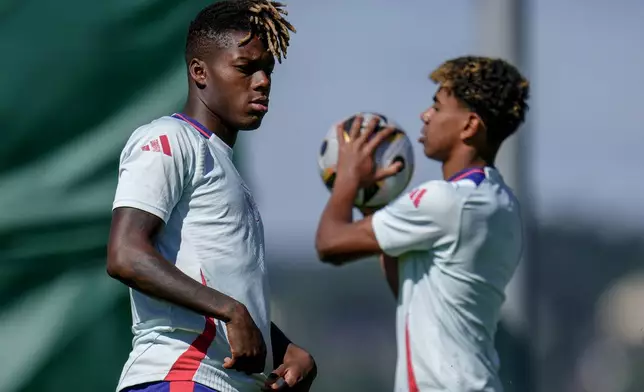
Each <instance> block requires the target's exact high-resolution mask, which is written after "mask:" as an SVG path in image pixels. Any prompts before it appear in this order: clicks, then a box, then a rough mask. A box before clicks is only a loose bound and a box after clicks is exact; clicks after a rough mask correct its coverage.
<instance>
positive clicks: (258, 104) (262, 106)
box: [250, 97, 269, 113]
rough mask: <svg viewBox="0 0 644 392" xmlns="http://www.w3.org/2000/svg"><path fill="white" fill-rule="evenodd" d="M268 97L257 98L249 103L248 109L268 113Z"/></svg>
mask: <svg viewBox="0 0 644 392" xmlns="http://www.w3.org/2000/svg"><path fill="white" fill-rule="evenodd" d="M268 102H269V101H268V97H259V98H255V99H253V100H252V101H250V107H251V108H252V109H253V111H257V112H264V113H265V112H267V111H268Z"/></svg>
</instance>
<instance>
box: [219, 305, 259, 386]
mask: <svg viewBox="0 0 644 392" xmlns="http://www.w3.org/2000/svg"><path fill="white" fill-rule="evenodd" d="M226 330H227V332H228V343H229V344H230V352H231V353H232V358H231V357H226V358H224V368H225V369H234V370H237V371H240V372H245V373H249V374H252V373H261V372H263V371H264V365H265V364H266V343H265V342H264V337H263V336H262V333H261V331H260V330H259V328H257V325H256V324H255V322H254V321H253V319H252V317H251V316H250V313H248V309H246V307H245V306H244V305H242V304H239V306H238V307H237V308H236V310H235V312H234V314H233V315H231V317H230V321H229V322H228V323H226Z"/></svg>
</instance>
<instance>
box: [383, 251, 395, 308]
mask: <svg viewBox="0 0 644 392" xmlns="http://www.w3.org/2000/svg"><path fill="white" fill-rule="evenodd" d="M380 266H381V267H382V271H383V272H384V274H385V279H386V280H387V284H388V285H389V288H390V289H391V292H392V293H393V294H394V298H396V299H398V259H397V258H395V257H391V256H387V255H386V254H382V255H380Z"/></svg>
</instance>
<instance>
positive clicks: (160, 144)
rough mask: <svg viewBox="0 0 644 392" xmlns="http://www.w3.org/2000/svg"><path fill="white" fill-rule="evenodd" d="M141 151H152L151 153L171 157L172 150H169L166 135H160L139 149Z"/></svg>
mask: <svg viewBox="0 0 644 392" xmlns="http://www.w3.org/2000/svg"><path fill="white" fill-rule="evenodd" d="M141 150H143V151H152V152H162V153H164V154H165V155H167V156H169V157H171V156H172V149H170V142H169V141H168V137H167V136H166V135H161V136H159V137H158V138H156V139H152V140H150V142H149V143H148V144H146V145H145V146H143V147H141Z"/></svg>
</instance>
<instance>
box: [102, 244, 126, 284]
mask: <svg viewBox="0 0 644 392" xmlns="http://www.w3.org/2000/svg"><path fill="white" fill-rule="evenodd" d="M123 253H124V252H123V251H118V250H111V249H108V252H107V265H106V272H107V274H108V275H109V276H110V277H111V278H113V279H116V280H119V281H127V280H129V279H131V278H132V276H131V275H132V273H131V271H132V269H131V268H130V266H129V263H128V261H127V260H128V258H127V256H126V255H125V254H123Z"/></svg>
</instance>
